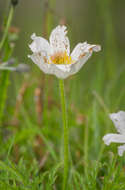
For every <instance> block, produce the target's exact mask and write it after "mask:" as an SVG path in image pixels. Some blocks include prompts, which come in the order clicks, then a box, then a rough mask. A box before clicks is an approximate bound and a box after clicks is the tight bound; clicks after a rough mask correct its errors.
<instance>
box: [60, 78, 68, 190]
mask: <svg viewBox="0 0 125 190" xmlns="http://www.w3.org/2000/svg"><path fill="white" fill-rule="evenodd" d="M59 86H60V94H61V105H62V118H63V131H64V134H63V146H64V150H63V151H64V172H63V188H62V189H63V190H66V186H67V180H68V170H69V134H68V123H67V111H66V101H65V92H64V81H63V80H61V79H60V81H59Z"/></svg>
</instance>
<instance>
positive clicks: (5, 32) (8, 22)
mask: <svg viewBox="0 0 125 190" xmlns="http://www.w3.org/2000/svg"><path fill="white" fill-rule="evenodd" d="M13 12H14V8H13V6H11V8H10V11H9V15H8V19H7V23H6V28H5V31H4V34H3V37H2V40H1V42H0V50H1V49H2V48H3V45H4V42H5V40H6V37H7V35H8V30H9V27H10V25H11V21H12V18H13Z"/></svg>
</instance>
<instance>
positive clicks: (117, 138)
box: [103, 134, 125, 145]
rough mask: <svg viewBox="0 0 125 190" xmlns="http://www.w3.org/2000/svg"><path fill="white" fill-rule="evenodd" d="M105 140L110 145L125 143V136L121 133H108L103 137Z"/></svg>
mask: <svg viewBox="0 0 125 190" xmlns="http://www.w3.org/2000/svg"><path fill="white" fill-rule="evenodd" d="M103 141H104V143H105V144H106V145H110V143H112V142H115V143H125V136H124V135H120V134H107V135H105V136H104V137H103Z"/></svg>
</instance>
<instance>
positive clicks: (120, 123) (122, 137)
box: [103, 111, 125, 156]
mask: <svg viewBox="0 0 125 190" xmlns="http://www.w3.org/2000/svg"><path fill="white" fill-rule="evenodd" d="M109 117H110V119H111V120H112V122H113V123H114V125H115V128H116V130H117V131H118V134H113V133H110V134H107V135H105V136H104V137H103V140H104V143H105V144H106V145H110V143H112V142H116V143H125V112H124V111H119V112H118V113H112V114H110V115H109ZM124 151H125V144H124V145H121V146H119V147H118V154H119V156H122V155H123V152H124Z"/></svg>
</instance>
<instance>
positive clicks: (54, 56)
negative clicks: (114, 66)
mask: <svg viewBox="0 0 125 190" xmlns="http://www.w3.org/2000/svg"><path fill="white" fill-rule="evenodd" d="M66 34H67V31H66V26H57V27H56V28H55V29H54V30H52V33H51V35H50V38H49V42H48V41H47V40H46V39H44V38H42V37H37V36H36V35H35V34H33V35H32V36H31V39H32V40H33V42H32V43H31V44H30V45H29V47H30V49H31V50H32V52H33V54H32V55H29V57H30V58H31V59H32V61H33V62H34V63H35V64H37V65H38V66H39V67H40V69H41V70H42V71H43V72H45V73H47V74H53V75H56V76H57V77H58V78H62V79H65V78H67V77H68V76H70V75H73V74H75V73H77V72H78V71H79V70H80V69H81V67H82V66H83V65H84V63H85V62H86V61H87V60H88V59H89V57H91V55H92V52H93V51H95V52H98V51H100V50H101V47H100V46H99V45H90V44H87V42H84V43H79V44H77V46H76V47H75V48H74V50H73V52H72V53H71V54H70V43H69V39H68V37H67V36H66Z"/></svg>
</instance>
